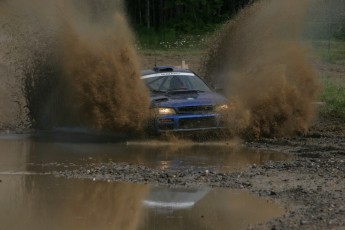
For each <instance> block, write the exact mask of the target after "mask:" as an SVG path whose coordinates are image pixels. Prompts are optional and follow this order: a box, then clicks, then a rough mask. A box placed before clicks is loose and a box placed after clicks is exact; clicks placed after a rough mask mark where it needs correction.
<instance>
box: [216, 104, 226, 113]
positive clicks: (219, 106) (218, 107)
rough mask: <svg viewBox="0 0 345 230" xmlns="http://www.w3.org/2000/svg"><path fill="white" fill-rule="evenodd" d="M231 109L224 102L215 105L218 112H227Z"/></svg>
mask: <svg viewBox="0 0 345 230" xmlns="http://www.w3.org/2000/svg"><path fill="white" fill-rule="evenodd" d="M228 109H229V106H228V105H227V104H223V105H216V106H215V107H214V110H215V111H216V112H225V111H227V110H228Z"/></svg>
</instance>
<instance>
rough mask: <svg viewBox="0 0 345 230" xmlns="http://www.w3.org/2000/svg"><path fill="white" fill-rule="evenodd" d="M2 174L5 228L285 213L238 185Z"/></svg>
mask: <svg viewBox="0 0 345 230" xmlns="http://www.w3.org/2000/svg"><path fill="white" fill-rule="evenodd" d="M1 178H2V183H1V185H0V186H1V189H0V205H1V206H0V221H1V226H2V229H27V230H33V229H35V230H36V229H121V230H133V229H143V230H146V229H147V230H151V229H244V228H246V226H247V225H248V224H255V223H260V222H265V221H267V220H269V219H270V218H273V217H277V216H280V215H282V214H283V210H282V209H281V208H280V207H278V206H276V205H274V204H272V203H269V202H267V200H265V199H262V198H257V197H255V196H252V195H249V194H248V193H245V192H243V191H237V190H225V189H208V188H190V189H169V188H166V187H154V186H149V185H138V184H125V183H107V182H97V181H96V182H92V181H88V180H68V179H61V178H60V179H59V178H54V177H52V176H37V175H26V176H19V175H15V176H14V175H7V176H4V175H2V176H1ZM257 210H259V211H257Z"/></svg>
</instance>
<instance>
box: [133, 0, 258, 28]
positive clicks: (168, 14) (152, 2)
mask: <svg viewBox="0 0 345 230" xmlns="http://www.w3.org/2000/svg"><path fill="white" fill-rule="evenodd" d="M250 2H252V1H251V0H211V1H206V0H178V1H173V0H127V1H126V7H127V12H128V14H129V17H130V20H131V22H132V24H133V26H134V27H136V28H140V27H146V28H147V29H154V30H156V31H162V30H165V29H174V30H175V31H176V33H178V34H181V33H190V32H191V31H192V32H193V31H194V32H195V31H200V30H207V27H209V25H213V24H218V23H222V22H224V21H226V20H227V19H229V18H230V17H231V16H233V15H234V14H236V13H237V12H238V11H239V10H240V9H241V8H243V7H244V6H245V5H247V4H249V3H250Z"/></svg>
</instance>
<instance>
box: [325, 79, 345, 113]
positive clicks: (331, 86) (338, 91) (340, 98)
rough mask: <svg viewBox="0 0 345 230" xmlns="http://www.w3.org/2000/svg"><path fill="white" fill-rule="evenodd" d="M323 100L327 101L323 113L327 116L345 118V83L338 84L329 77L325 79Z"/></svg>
mask: <svg viewBox="0 0 345 230" xmlns="http://www.w3.org/2000/svg"><path fill="white" fill-rule="evenodd" d="M321 99H322V101H324V102H325V103H326V105H325V107H324V108H323V109H322V110H321V113H322V114H323V115H324V116H326V117H332V118H339V119H343V120H344V119H345V83H344V84H336V83H335V82H334V81H331V80H330V79H329V78H326V79H324V91H323V94H322V98H321Z"/></svg>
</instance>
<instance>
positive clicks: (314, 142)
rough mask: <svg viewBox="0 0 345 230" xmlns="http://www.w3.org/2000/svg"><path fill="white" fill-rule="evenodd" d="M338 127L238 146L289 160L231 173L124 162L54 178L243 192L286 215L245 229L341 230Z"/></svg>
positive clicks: (342, 150)
mask: <svg viewBox="0 0 345 230" xmlns="http://www.w3.org/2000/svg"><path fill="white" fill-rule="evenodd" d="M344 130H345V129H344V128H343V124H342V123H340V122H337V121H334V122H330V121H319V122H318V123H317V124H315V125H314V126H313V127H312V129H311V130H310V132H309V133H308V134H307V135H305V136H303V137H294V138H283V139H262V140H258V141H255V142H245V143H243V144H242V145H244V146H245V147H248V148H253V149H260V150H274V151H279V152H284V153H287V154H289V155H291V156H292V157H291V160H289V161H287V162H268V163H265V164H263V165H255V164H254V165H248V166H247V167H246V168H245V169H243V170H241V171H237V172H217V171H214V170H213V169H208V168H205V170H199V171H195V170H193V169H186V170H181V171H176V170H171V169H167V170H159V169H152V168H148V167H145V166H142V165H134V164H127V163H121V164H119V163H112V162H109V163H104V164H90V165H89V166H87V167H83V168H81V169H77V170H70V171H61V172H55V173H54V174H55V175H56V176H58V177H67V178H79V179H90V180H105V181H109V182H112V181H121V182H130V183H150V184H160V185H168V186H173V187H175V186H185V187H195V186H197V187H198V186H205V185H206V186H209V187H221V188H232V189H244V190H247V191H250V192H251V193H254V194H256V195H259V196H262V197H268V198H270V199H272V200H274V201H275V202H277V203H280V204H281V205H283V206H284V207H285V209H286V214H285V215H284V216H282V217H280V218H277V219H274V220H271V221H270V222H268V223H265V224H263V225H258V226H248V228H249V229H343V228H344V227H345V220H344V218H343V217H344V214H345V205H344V204H345V195H344V191H345V189H344V188H345V182H344V181H345V180H344V179H345V163H344V162H345V135H344Z"/></svg>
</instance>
